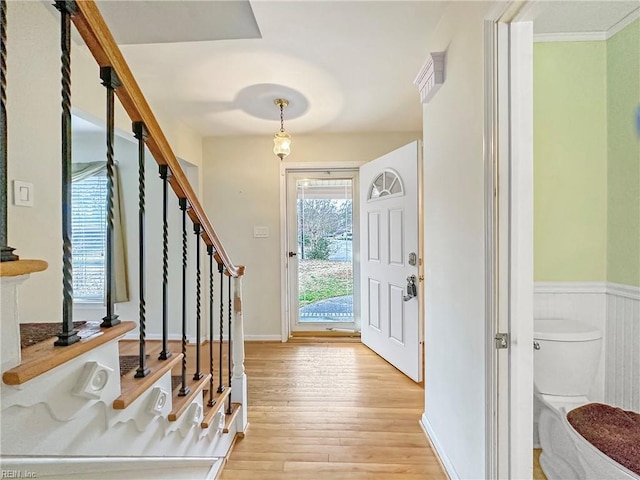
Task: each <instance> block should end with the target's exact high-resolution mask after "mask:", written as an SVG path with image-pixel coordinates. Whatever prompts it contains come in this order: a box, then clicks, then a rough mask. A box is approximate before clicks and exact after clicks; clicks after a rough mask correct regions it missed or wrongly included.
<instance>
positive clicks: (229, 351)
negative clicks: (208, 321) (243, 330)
mask: <svg viewBox="0 0 640 480" xmlns="http://www.w3.org/2000/svg"><path fill="white" fill-rule="evenodd" d="M228 280H229V281H228V285H227V296H228V297H229V312H228V313H229V328H228V329H227V367H228V369H229V383H228V384H227V385H228V386H229V387H231V275H229V277H228ZM227 400H228V404H227V413H228V414H230V413H232V411H233V410H232V409H231V395H229V398H228V399H227Z"/></svg>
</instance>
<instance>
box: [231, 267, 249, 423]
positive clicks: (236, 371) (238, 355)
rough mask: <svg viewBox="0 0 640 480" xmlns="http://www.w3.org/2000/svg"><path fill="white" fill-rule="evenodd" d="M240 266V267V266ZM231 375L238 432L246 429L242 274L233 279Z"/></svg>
mask: <svg viewBox="0 0 640 480" xmlns="http://www.w3.org/2000/svg"><path fill="white" fill-rule="evenodd" d="M241 268H242V267H241ZM233 290H234V291H233V324H232V328H233V332H232V336H233V342H232V345H233V377H232V378H231V401H232V402H234V403H240V404H242V409H241V410H240V413H239V414H238V418H237V421H238V424H237V431H238V433H243V432H244V431H245V430H246V429H247V423H248V420H247V407H248V403H247V375H246V373H245V372H244V324H243V321H242V276H238V277H234V279H233Z"/></svg>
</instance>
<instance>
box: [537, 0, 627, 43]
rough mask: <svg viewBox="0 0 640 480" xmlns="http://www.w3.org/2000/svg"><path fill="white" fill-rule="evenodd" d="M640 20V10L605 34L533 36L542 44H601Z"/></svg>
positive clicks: (538, 34)
mask: <svg viewBox="0 0 640 480" xmlns="http://www.w3.org/2000/svg"><path fill="white" fill-rule="evenodd" d="M639 18H640V8H637V9H636V10H634V11H633V12H631V13H629V14H628V15H627V16H626V17H624V18H623V19H622V20H620V21H619V22H618V23H616V24H615V25H613V26H612V27H611V28H609V29H608V30H606V31H604V32H566V33H536V34H534V35H533V41H534V42H535V43H542V42H601V41H605V40H609V39H610V38H611V37H613V36H614V35H615V34H616V33H618V32H619V31H620V30H623V29H624V28H625V27H627V26H629V25H631V24H632V23H633V22H635V21H636V20H637V19H639Z"/></svg>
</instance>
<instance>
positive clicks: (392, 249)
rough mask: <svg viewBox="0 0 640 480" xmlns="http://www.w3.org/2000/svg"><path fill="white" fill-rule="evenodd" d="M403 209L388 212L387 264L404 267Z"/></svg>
mask: <svg viewBox="0 0 640 480" xmlns="http://www.w3.org/2000/svg"><path fill="white" fill-rule="evenodd" d="M403 215H404V210H403V209H395V210H389V264H391V265H395V266H397V267H404V238H403V237H404V222H403Z"/></svg>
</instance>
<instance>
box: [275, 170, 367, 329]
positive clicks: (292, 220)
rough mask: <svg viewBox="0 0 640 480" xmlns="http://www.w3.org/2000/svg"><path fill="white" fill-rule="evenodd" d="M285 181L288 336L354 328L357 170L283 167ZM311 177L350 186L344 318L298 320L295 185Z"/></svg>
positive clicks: (356, 310)
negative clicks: (349, 289)
mask: <svg viewBox="0 0 640 480" xmlns="http://www.w3.org/2000/svg"><path fill="white" fill-rule="evenodd" d="M285 172H286V173H285V181H286V185H285V186H286V224H285V240H286V242H285V244H284V245H285V256H284V261H285V265H286V275H287V278H286V281H287V283H286V290H287V296H286V302H287V305H286V312H287V323H288V325H287V327H288V328H287V332H288V334H287V336H288V335H289V334H291V332H296V331H298V332H319V331H325V330H328V329H332V328H336V329H341V330H347V331H351V330H353V331H357V330H359V325H360V299H359V293H360V289H359V278H358V273H359V266H358V262H357V258H358V256H359V251H358V247H359V236H358V234H359V233H358V227H359V221H358V220H359V217H358V187H359V182H358V169H357V167H356V168H353V167H351V168H335V167H333V168H325V169H323V170H318V169H315V168H314V169H309V168H292V169H286V170H285ZM311 180H329V181H331V180H349V181H351V185H352V187H351V188H352V199H353V207H352V208H353V210H352V215H353V216H352V235H353V237H352V238H353V250H352V255H353V262H352V268H353V316H352V317H350V318H349V319H346V318H345V320H344V321H331V322H326V323H325V322H322V321H319V320H318V321H310V322H301V319H300V305H299V302H298V294H299V269H298V267H299V261H300V259H299V257H298V255H295V256H290V255H289V252H296V253H297V252H298V225H299V218H298V213H299V212H298V208H297V200H298V193H297V184H298V182H299V181H305V182H306V181H311Z"/></svg>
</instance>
